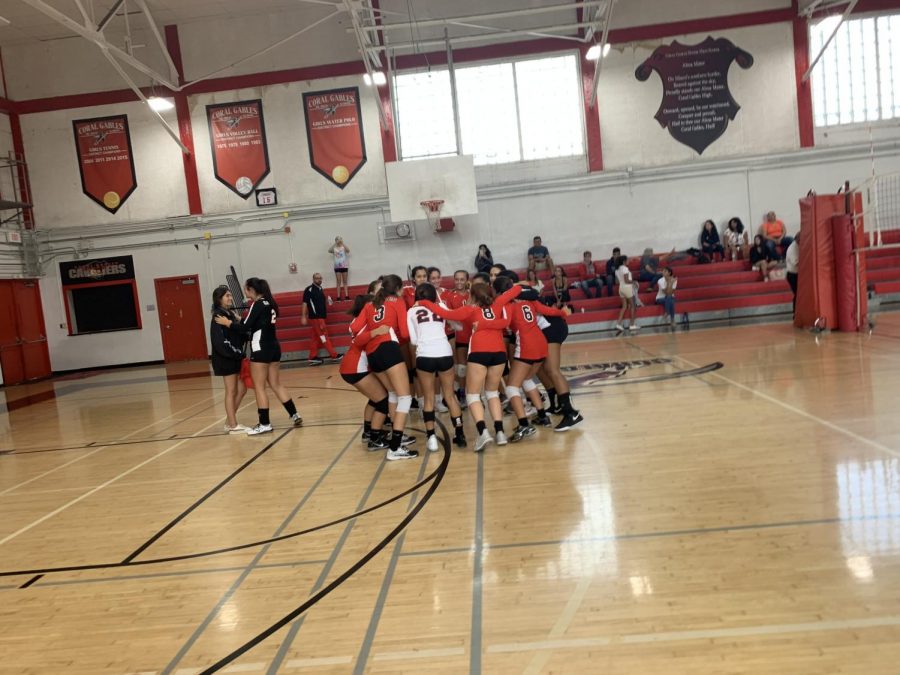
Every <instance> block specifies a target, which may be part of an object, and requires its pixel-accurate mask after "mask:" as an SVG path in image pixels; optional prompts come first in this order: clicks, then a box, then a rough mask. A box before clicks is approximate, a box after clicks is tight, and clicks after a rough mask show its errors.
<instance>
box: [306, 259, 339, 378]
mask: <svg viewBox="0 0 900 675" xmlns="http://www.w3.org/2000/svg"><path fill="white" fill-rule="evenodd" d="M327 306H328V305H327V302H326V300H325V292H324V291H323V290H322V275H321V274H319V273H318V272H316V273H315V274H313V282H312V283H311V284H310V285H309V286H307V287H306V288H305V289H304V291H303V314H302V316H301V317H300V323H301V324H303V325H304V326H307V325H308V326H309V328H310V337H309V356H308V358H309V365H311V366H318V365H321V363H322V360H321V359H319V358H317V357H318V355H319V350H321V349H325V350H326V351H327V352H328V356H330V357H331V360H332V361H333V360H335V359H337V358H338V355H337V352H336V351H334V347H333V346H332V345H331V340H330V339H329V337H328V326H327V325H326V323H325V316H326V312H327V309H326V308H327Z"/></svg>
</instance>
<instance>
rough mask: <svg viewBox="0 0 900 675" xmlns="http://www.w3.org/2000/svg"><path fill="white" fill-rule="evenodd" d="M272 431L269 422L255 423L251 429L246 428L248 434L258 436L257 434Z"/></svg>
mask: <svg viewBox="0 0 900 675" xmlns="http://www.w3.org/2000/svg"><path fill="white" fill-rule="evenodd" d="M271 433H272V425H271V424H257V425H256V426H255V427H253V428H252V429H247V435H248V436H258V435H259V434H271Z"/></svg>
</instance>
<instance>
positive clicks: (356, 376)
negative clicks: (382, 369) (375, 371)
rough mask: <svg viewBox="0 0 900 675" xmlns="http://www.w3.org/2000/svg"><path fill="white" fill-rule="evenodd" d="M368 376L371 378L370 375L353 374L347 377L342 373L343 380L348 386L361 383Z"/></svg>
mask: <svg viewBox="0 0 900 675" xmlns="http://www.w3.org/2000/svg"><path fill="white" fill-rule="evenodd" d="M368 376H369V373H352V374H350V375H345V374H344V373H341V378H342V379H343V380H344V382H346V383H347V384H356V383H357V382H361V381H362V380H364V379H365V378H367V377H368Z"/></svg>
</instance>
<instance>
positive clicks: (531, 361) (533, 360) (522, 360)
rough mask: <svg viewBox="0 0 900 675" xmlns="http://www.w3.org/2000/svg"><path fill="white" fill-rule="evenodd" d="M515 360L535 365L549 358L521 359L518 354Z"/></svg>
mask: <svg viewBox="0 0 900 675" xmlns="http://www.w3.org/2000/svg"><path fill="white" fill-rule="evenodd" d="M514 360H515V361H518V362H520V363H527V364H528V365H529V366H533V365H534V364H535V363H543V362H544V361H546V360H547V359H520V358H519V357H518V356H516V357H515V358H514Z"/></svg>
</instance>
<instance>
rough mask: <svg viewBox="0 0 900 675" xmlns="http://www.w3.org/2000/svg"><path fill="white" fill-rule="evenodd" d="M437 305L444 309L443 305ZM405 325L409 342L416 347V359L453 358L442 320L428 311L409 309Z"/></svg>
mask: <svg viewBox="0 0 900 675" xmlns="http://www.w3.org/2000/svg"><path fill="white" fill-rule="evenodd" d="M439 304H440V305H441V307H445V306H444V305H443V303H439ZM445 309H446V307H445ZM406 325H407V326H408V327H409V341H410V342H411V343H413V344H414V345H415V346H416V356H417V357H418V356H424V357H428V358H439V357H441V356H453V348H452V347H451V346H450V342H449V341H448V340H447V331H446V328H445V325H444V320H443V319H442V318H441V317H439V316H437V315H436V314H435V313H434V312H432V311H431V310H430V309H425V308H424V307H412V308H410V309H409V311H407V312H406Z"/></svg>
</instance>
